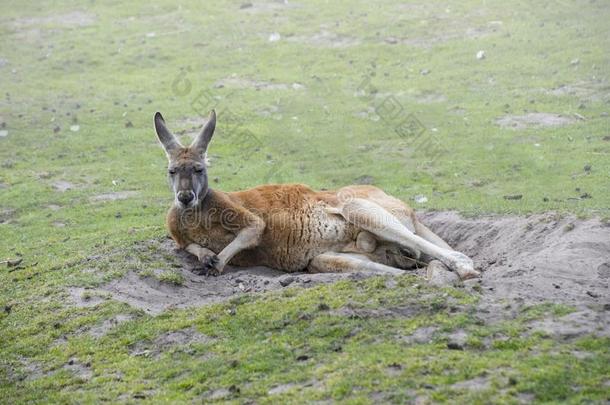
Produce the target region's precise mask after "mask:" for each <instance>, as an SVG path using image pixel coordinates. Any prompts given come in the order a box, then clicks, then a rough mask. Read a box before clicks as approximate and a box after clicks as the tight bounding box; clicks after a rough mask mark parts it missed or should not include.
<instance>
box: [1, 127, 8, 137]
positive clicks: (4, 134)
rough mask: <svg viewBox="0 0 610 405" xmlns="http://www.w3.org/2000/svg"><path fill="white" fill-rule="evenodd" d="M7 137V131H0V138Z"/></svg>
mask: <svg viewBox="0 0 610 405" xmlns="http://www.w3.org/2000/svg"><path fill="white" fill-rule="evenodd" d="M6 136H8V131H7V130H6V129H2V130H0V138H4V137H6Z"/></svg>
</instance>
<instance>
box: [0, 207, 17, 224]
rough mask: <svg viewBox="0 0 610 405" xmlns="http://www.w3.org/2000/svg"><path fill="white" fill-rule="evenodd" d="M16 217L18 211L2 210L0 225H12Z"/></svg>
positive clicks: (0, 211) (0, 212)
mask: <svg viewBox="0 0 610 405" xmlns="http://www.w3.org/2000/svg"><path fill="white" fill-rule="evenodd" d="M15 216H16V211H15V210H14V209H12V208H0V225H2V224H10V223H11V222H12V221H13V219H14V218H15Z"/></svg>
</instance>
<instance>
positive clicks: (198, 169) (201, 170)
mask: <svg viewBox="0 0 610 405" xmlns="http://www.w3.org/2000/svg"><path fill="white" fill-rule="evenodd" d="M195 173H197V174H201V173H203V167H196V168H195Z"/></svg>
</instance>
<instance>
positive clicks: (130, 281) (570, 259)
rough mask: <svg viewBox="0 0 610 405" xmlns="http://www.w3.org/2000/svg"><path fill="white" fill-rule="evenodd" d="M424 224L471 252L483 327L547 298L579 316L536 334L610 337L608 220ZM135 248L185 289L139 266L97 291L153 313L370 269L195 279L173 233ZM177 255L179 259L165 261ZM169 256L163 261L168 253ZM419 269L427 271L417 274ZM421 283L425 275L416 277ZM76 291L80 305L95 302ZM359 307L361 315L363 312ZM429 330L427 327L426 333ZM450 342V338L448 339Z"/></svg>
mask: <svg viewBox="0 0 610 405" xmlns="http://www.w3.org/2000/svg"><path fill="white" fill-rule="evenodd" d="M420 218H421V220H422V221H423V222H424V223H426V224H428V225H429V226H430V228H431V229H433V230H434V231H435V232H437V233H438V234H439V235H440V236H441V237H443V238H444V239H445V240H446V241H447V242H448V243H449V244H450V245H452V246H453V247H454V248H455V249H457V250H460V251H462V252H464V253H466V254H468V255H469V256H470V257H472V258H473V260H474V261H475V263H476V264H477V267H478V268H479V269H480V270H481V271H482V272H483V273H482V278H481V279H479V280H471V281H468V282H466V286H465V288H468V289H470V290H471V291H472V293H473V294H480V295H481V299H480V302H479V304H478V311H479V315H480V317H481V318H482V319H484V320H485V321H486V322H488V323H494V322H497V321H500V320H503V319H511V318H513V317H515V316H517V315H518V314H519V313H520V312H521V311H522V310H524V308H527V307H528V306H531V305H534V304H539V303H543V302H552V303H558V304H566V305H570V306H572V307H574V308H575V312H573V313H572V314H569V315H567V316H565V317H563V318H560V319H559V320H555V321H552V322H551V321H548V322H546V321H545V322H543V323H539V324H536V323H533V324H532V330H541V331H543V332H546V333H549V334H557V335H560V336H562V337H565V338H571V337H575V336H580V335H582V334H584V333H596V334H600V335H610V328H608V327H607V326H606V325H608V324H610V323H609V321H610V319H609V318H610V316H609V314H610V291H609V284H610V226H609V225H608V224H606V223H603V222H601V221H599V220H597V219H589V220H579V219H576V218H574V217H570V216H563V217H562V216H559V215H557V214H552V213H549V214H537V215H531V216H527V217H521V216H487V217H480V218H474V219H473V218H464V217H462V216H460V215H458V214H457V213H453V212H429V213H424V214H421V215H420ZM146 244H147V245H146V246H143V247H141V248H142V249H145V250H146V251H149V252H150V251H152V252H155V253H154V255H155V257H154V258H153V259H154V260H155V261H156V262H158V261H163V260H165V261H166V262H167V268H175V269H176V271H179V272H180V273H181V274H182V276H183V277H184V282H183V283H182V285H174V284H170V283H165V282H161V281H158V280H157V279H155V278H153V277H142V276H140V275H138V274H137V273H135V272H130V273H128V274H127V275H126V276H125V277H123V278H121V279H117V280H114V281H112V282H110V283H108V284H106V285H105V286H103V287H102V290H103V291H106V292H109V293H110V295H111V296H112V298H114V299H116V300H118V301H122V302H126V303H128V304H130V305H131V306H133V307H136V308H140V309H143V310H145V311H147V312H149V313H151V314H159V313H161V312H163V311H165V310H167V309H170V308H186V307H193V306H201V305H206V304H211V303H216V302H222V301H226V300H228V299H231V298H233V297H237V296H241V295H244V294H251V293H256V292H264V291H271V290H278V289H282V288H286V287H288V286H290V287H295V286H296V287H309V286H313V285H316V284H320V283H329V282H335V281H337V280H343V279H362V278H365V277H368V276H370V275H371V274H370V273H352V274H307V273H297V274H285V273H282V272H280V271H277V270H272V269H268V268H265V267H253V268H234V267H230V268H228V269H227V271H226V273H225V274H223V275H222V276H219V277H205V276H199V275H195V274H194V273H193V272H192V271H193V270H194V269H197V268H198V267H199V263H198V262H197V260H196V259H195V258H194V257H193V256H192V255H190V254H188V253H186V252H184V251H179V250H176V249H175V246H174V243H173V241H171V240H169V239H163V240H153V241H148V242H146ZM167 257H173V258H175V259H176V262H170V261H168V259H167ZM164 258H165V259H164ZM417 273H418V274H420V275H421V274H423V273H424V272H423V271H421V270H420V271H418V272H417ZM422 281H423V280H422ZM80 293H82V292H81V291H78V292H77V291H73V292H72V296H73V297H74V298H76V299H77V300H79V301H80V302H79V304H80V305H91V304H92V303H93V302H95V301H97V300H95V299H93V302H92V301H91V300H92V298H89V299H88V300H87V301H86V302H83V301H84V300H82V299H81V294H80ZM420 310H421V308H417V306H415V307H413V308H402V307H401V308H389V309H380V310H379V312H378V313H363V312H361V310H360V309H356V308H349V307H346V308H343V309H341V311H344V312H345V315H350V316H354V317H368V316H388V317H392V316H412V315H414V314H416V313H418V312H420ZM359 311H360V312H359ZM424 332H425V333H424ZM433 333H434V331H422V333H421V335H422V336H419V334H416V335H414V336H411V337H405V338H406V339H420V338H423V339H425V338H426V337H427V336H429V335H431V334H433ZM450 338H451V337H450Z"/></svg>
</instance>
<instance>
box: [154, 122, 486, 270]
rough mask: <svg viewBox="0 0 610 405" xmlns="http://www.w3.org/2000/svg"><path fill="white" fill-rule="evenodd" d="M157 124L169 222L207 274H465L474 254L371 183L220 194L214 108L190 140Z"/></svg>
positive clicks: (175, 236) (289, 186)
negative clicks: (419, 267) (215, 183)
mask: <svg viewBox="0 0 610 405" xmlns="http://www.w3.org/2000/svg"><path fill="white" fill-rule="evenodd" d="M154 122H155V130H156V132H157V136H158V137H159V140H160V141H161V144H162V145H163V148H164V149H165V152H166V154H167V157H168V159H169V166H168V172H169V179H170V183H171V187H172V189H173V191H174V194H175V200H174V203H173V205H172V207H171V208H170V210H169V212H168V214H167V227H168V229H169V232H170V234H171V236H172V238H173V239H174V240H175V241H176V243H177V244H178V246H179V247H180V248H182V249H185V250H186V251H188V252H190V253H191V254H193V255H195V256H197V257H198V258H199V260H200V262H201V263H202V266H203V268H204V270H205V271H206V272H208V273H210V272H211V273H218V274H220V273H222V271H223V269H224V267H225V266H226V265H227V264H228V263H231V264H232V265H236V266H259V265H260V266H267V267H271V268H274V269H278V270H282V271H286V272H296V271H309V272H347V271H357V270H358V271H362V270H364V271H373V272H378V273H389V274H401V273H403V270H401V269H408V268H412V267H414V266H415V264H416V263H418V262H419V263H421V262H424V263H428V262H429V261H431V260H434V259H437V260H439V261H440V262H442V263H443V264H444V265H446V266H447V267H448V268H449V269H451V270H453V271H455V272H457V273H458V275H459V276H460V277H461V278H462V279H467V278H472V277H477V276H478V275H479V272H477V271H476V270H474V266H473V262H472V260H471V259H470V258H468V257H467V256H466V255H464V254H462V253H460V252H457V251H455V250H453V249H451V247H450V246H449V245H448V244H447V243H445V242H444V241H443V240H442V239H441V238H440V237H438V236H437V235H436V234H434V233H433V232H432V231H431V230H430V229H428V228H427V227H426V226H425V225H423V224H422V223H421V222H419V221H418V220H417V218H416V216H415V214H414V212H413V210H412V209H411V208H409V207H408V206H407V205H406V204H405V203H403V202H402V201H400V200H399V199H397V198H394V197H392V196H389V195H387V194H386V193H384V192H383V191H382V190H380V189H378V188H376V187H373V186H364V185H357V186H347V187H343V188H341V189H339V190H336V191H314V190H312V189H310V188H309V187H307V186H305V185H302V184H279V185H263V186H258V187H255V188H252V189H250V190H244V191H236V192H223V191H218V190H212V189H211V188H209V187H208V176H207V160H206V152H207V148H208V144H209V143H210V140H211V139H212V135H213V134H214V129H215V127H216V113H215V112H214V111H211V112H210V115H209V118H208V121H207V122H206V123H205V125H204V126H203V129H202V131H201V133H199V135H198V136H197V137H196V138H195V140H194V141H193V143H192V144H191V145H190V146H189V147H184V146H182V145H181V144H180V143H179V142H178V140H177V139H176V137H175V136H174V135H173V134H172V133H171V132H170V131H169V130H168V129H167V127H166V126H165V121H164V119H163V117H162V116H161V114H160V113H156V114H155V119H154Z"/></svg>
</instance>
